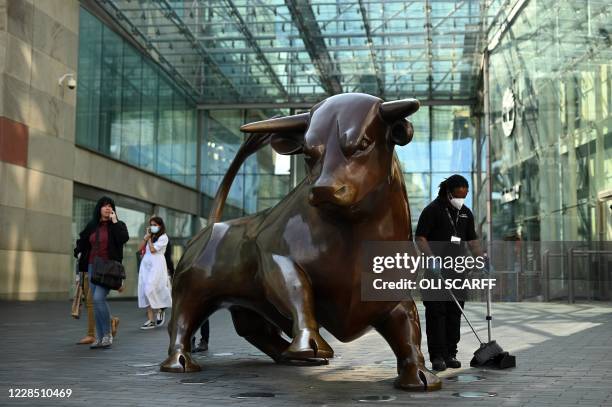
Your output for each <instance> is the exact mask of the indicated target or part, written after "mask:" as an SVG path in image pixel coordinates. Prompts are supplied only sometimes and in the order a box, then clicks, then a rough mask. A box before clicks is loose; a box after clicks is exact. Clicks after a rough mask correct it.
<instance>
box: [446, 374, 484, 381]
mask: <svg viewBox="0 0 612 407" xmlns="http://www.w3.org/2000/svg"><path fill="white" fill-rule="evenodd" d="M446 380H447V381H449V382H458V383H472V382H479V381H481V380H485V378H484V377H482V376H476V375H472V374H460V375H457V376H451V377H447V378H446Z"/></svg>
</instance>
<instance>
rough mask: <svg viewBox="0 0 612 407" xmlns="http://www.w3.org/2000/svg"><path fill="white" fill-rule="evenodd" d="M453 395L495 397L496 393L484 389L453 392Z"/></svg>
mask: <svg viewBox="0 0 612 407" xmlns="http://www.w3.org/2000/svg"><path fill="white" fill-rule="evenodd" d="M453 396H455V397H463V398H478V397H496V396H497V393H489V392H484V391H462V392H461V393H453Z"/></svg>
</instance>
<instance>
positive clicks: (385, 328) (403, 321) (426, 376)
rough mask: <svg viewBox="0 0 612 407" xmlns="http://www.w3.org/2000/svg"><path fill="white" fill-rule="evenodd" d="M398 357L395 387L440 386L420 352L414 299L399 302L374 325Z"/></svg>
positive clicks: (417, 316)
mask: <svg viewBox="0 0 612 407" xmlns="http://www.w3.org/2000/svg"><path fill="white" fill-rule="evenodd" d="M374 328H376V330H377V331H378V332H379V333H380V334H381V335H382V336H383V338H385V340H386V341H387V342H388V343H389V345H390V346H391V349H393V352H394V353H395V356H396V358H397V372H398V374H399V376H398V377H397V379H395V383H394V385H395V387H397V388H399V389H403V390H413V391H416V390H421V391H423V390H426V391H431V390H439V389H440V388H442V382H441V381H440V378H438V377H437V376H436V375H435V374H434V373H432V372H431V371H430V370H429V369H427V368H426V367H425V358H424V357H423V353H422V352H421V324H420V322H419V314H418V312H417V309H416V305H415V303H414V301H412V300H411V301H406V302H403V303H401V304H398V306H397V307H395V308H394V309H393V311H391V313H390V314H389V316H388V317H387V318H386V319H385V320H383V321H381V322H380V323H377V324H375V325H374Z"/></svg>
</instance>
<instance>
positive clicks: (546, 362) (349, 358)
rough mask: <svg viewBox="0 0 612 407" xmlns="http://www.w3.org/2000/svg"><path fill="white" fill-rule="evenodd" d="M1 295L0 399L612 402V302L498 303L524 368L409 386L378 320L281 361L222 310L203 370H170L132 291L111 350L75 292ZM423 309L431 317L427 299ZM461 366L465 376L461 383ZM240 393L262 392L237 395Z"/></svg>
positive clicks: (468, 345)
mask: <svg viewBox="0 0 612 407" xmlns="http://www.w3.org/2000/svg"><path fill="white" fill-rule="evenodd" d="M0 306H1V307H2V311H3V313H2V314H3V320H2V322H1V323H0V326H1V328H2V330H1V331H2V334H1V336H0V338H1V339H0V343H1V345H2V346H1V349H2V352H3V355H2V358H1V359H0V360H1V362H0V366H1V368H0V390H1V392H2V396H1V397H0V405H7V406H12V405H28V406H39V405H55V406H72V405H89V406H95V405H105V406H117V405H130V406H147V407H150V406H152V405H156V406H163V405H166V406H168V407H171V406H196V405H197V406H225V405H237V406H258V407H261V406H267V405H273V406H325V405H327V406H349V405H372V404H376V405H379V404H383V405H415V406H416V405H419V406H422V405H427V406H437V405H440V406H442V405H444V406H447V405H452V406H473V405H476V406H547V405H550V406H555V407H560V406H570V405H571V406H575V405H581V406H604V405H606V406H611V405H612V340H611V338H612V306H610V305H609V304H576V305H565V304H542V303H506V304H494V311H495V312H494V314H495V321H494V322H495V323H496V327H495V330H494V336H495V338H496V339H497V340H498V342H499V343H500V345H501V346H502V347H503V348H504V349H505V350H508V351H510V352H511V353H512V354H514V355H516V357H517V364H518V367H517V368H515V369H511V370H504V371H495V370H483V369H472V368H469V367H467V368H462V369H454V370H447V371H445V372H443V373H441V374H440V377H442V378H443V389H442V390H440V391H437V392H431V393H408V392H403V391H399V390H396V389H394V388H393V387H392V382H393V378H394V377H395V376H396V370H395V358H394V356H393V353H392V352H391V349H390V348H389V347H388V345H387V344H386V342H385V341H384V340H383V339H382V338H381V337H380V335H378V334H377V333H376V332H374V331H372V332H370V333H368V334H367V335H365V336H363V337H362V338H360V339H358V340H356V341H354V342H350V343H340V342H338V341H336V340H335V339H333V338H331V337H330V335H328V334H327V333H326V332H324V336H325V337H326V339H328V340H329V342H330V344H331V345H332V347H333V348H334V350H335V352H336V355H337V356H336V357H335V358H334V359H331V360H330V363H329V365H326V366H317V367H309V366H284V365H275V364H274V363H273V362H272V361H271V360H270V359H269V358H267V357H266V356H265V355H263V354H262V353H260V352H259V351H258V350H257V349H255V348H254V347H252V346H251V345H250V344H248V343H247V342H246V341H245V340H243V339H242V338H240V337H239V336H237V335H236V333H235V332H234V329H233V326H232V323H231V318H230V316H229V313H228V312H226V311H220V312H217V313H216V314H215V315H213V317H212V318H211V343H210V351H209V352H208V353H207V354H203V355H201V356H196V360H197V361H198V362H199V363H200V364H201V365H202V367H203V369H202V371H201V372H199V373H193V374H171V373H162V372H160V371H159V367H158V364H159V363H160V362H161V361H162V360H163V359H164V358H165V355H166V350H167V347H168V335H167V331H166V329H165V328H164V329H159V328H158V329H154V330H151V331H142V330H140V329H138V328H139V327H140V325H141V324H142V322H143V320H144V313H142V312H140V311H139V310H138V309H137V307H136V303H135V302H132V301H129V302H128V301H114V302H111V309H112V311H113V315H117V316H119V317H121V324H120V327H119V334H118V336H117V338H116V340H115V343H114V344H113V348H112V349H109V350H90V349H89V348H88V347H84V346H82V345H80V346H77V345H75V344H74V343H75V342H76V340H77V339H79V338H80V337H82V336H83V335H84V334H85V331H86V326H85V325H86V321H84V320H78V321H77V320H72V319H71V318H70V303H69V302H68V301H66V302H31V303H15V302H2V303H0ZM467 309H468V312H469V316H470V317H471V318H472V319H473V320H475V321H477V322H476V327H477V329H479V331H480V333H481V335H482V337H483V338H486V328H485V324H484V323H483V322H482V321H483V320H484V310H485V307H484V304H480V303H468V304H467ZM419 310H420V315H421V318H422V320H423V321H424V319H425V318H424V312H423V309H422V307H420V306H419ZM468 329H469V328H468V326H467V324H465V323H463V325H462V340H461V343H460V352H459V359H460V360H461V361H462V362H463V364H464V365H468V364H469V360H470V359H471V354H472V352H473V351H474V350H475V349H476V348H477V341H476V339H475V338H474V335H473V334H472V333H471V332H470V331H469V330H468ZM424 332H425V329H424V326H423V333H424ZM423 350H424V352H425V351H426V340H425V338H423ZM457 374H461V375H462V377H461V378H460V381H459V382H457V381H456V378H455V377H456V376H457ZM465 375H473V376H478V377H480V378H482V380H480V381H474V382H463V381H462V380H464V379H469V377H466V376H465ZM453 376H455V377H453ZM11 388H12V389H18V388H25V389H28V388H31V389H34V388H37V389H49V388H51V389H71V390H72V395H71V397H70V398H64V399H57V398H50V399H49V398H47V399H38V400H32V399H23V398H20V399H17V398H9V389H11ZM460 392H485V393H491V394H494V396H492V397H479V398H472V399H467V398H459V397H457V396H456V395H455V394H456V393H460ZM244 393H247V396H248V393H253V394H251V395H252V396H259V397H255V398H248V397H247V398H239V397H241V396H240V395H241V394H244ZM264 396H265V397H264ZM360 400H363V401H360ZM376 400H379V401H376Z"/></svg>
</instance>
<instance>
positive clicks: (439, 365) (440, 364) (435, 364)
mask: <svg viewBox="0 0 612 407" xmlns="http://www.w3.org/2000/svg"><path fill="white" fill-rule="evenodd" d="M431 368H432V369H433V370H435V371H437V372H442V371H444V370H446V363H444V359H442V358H441V357H440V356H436V357H435V358H432V359H431Z"/></svg>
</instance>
